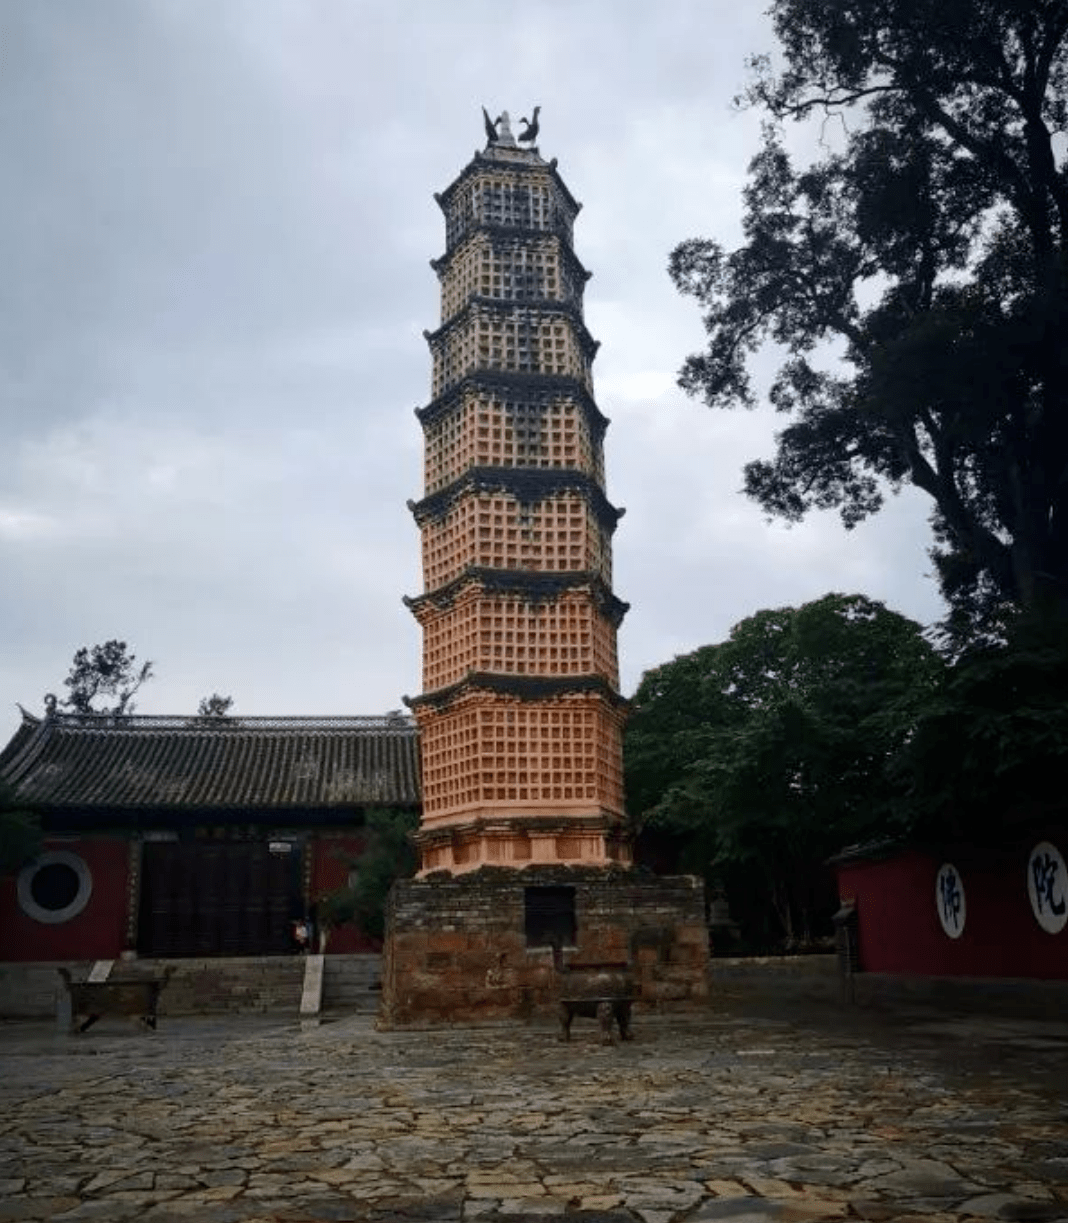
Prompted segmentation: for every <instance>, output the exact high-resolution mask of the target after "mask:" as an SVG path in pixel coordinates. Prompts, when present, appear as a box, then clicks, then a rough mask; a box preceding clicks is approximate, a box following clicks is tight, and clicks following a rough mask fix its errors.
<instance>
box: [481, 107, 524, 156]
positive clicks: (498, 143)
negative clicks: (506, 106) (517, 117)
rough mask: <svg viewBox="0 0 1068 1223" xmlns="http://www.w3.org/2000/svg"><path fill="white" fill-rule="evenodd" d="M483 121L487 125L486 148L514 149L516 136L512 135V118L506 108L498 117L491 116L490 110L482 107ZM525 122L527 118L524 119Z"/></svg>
mask: <svg viewBox="0 0 1068 1223" xmlns="http://www.w3.org/2000/svg"><path fill="white" fill-rule="evenodd" d="M482 121H483V123H484V124H485V125H486V148H487V149H489V148H494V147H497V148H501V147H503V148H507V149H514V148H515V147H516V146H515V137H514V136H513V135H512V120H511V118H510V117H509V115H508V112H507V111H506V110H502V111H501V113H500V114H499V115H498V116H497V118H496V119H491V118H490V117H489V111H488V110H486V108H485V106H483V107H482ZM523 122H524V123H525V122H526V120H525V119H524V120H523Z"/></svg>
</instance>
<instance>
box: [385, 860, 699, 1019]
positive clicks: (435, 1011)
mask: <svg viewBox="0 0 1068 1223" xmlns="http://www.w3.org/2000/svg"><path fill="white" fill-rule="evenodd" d="M532 888H534V889H539V888H549V889H554V890H556V892H557V894H558V895H559V894H560V893H561V892H563V891H564V890H566V889H572V890H573V892H572V894H573V901H574V940H573V942H572V943H571V945H565V946H564V948H563V958H564V961H565V963H570V964H574V965H581V964H605V963H616V964H618V963H623V962H626V963H629V964H630V965H631V967H632V969H633V971H634V975H635V979H636V985H637V989H638V1002H639V1004H640V1005H642V1004H644V1005H650V1006H663V1005H667V1004H675V1005H679V1004H685V1003H691V1002H696V1001H698V1000H700V999H704V998H706V997H707V996H708V931H707V926H706V921H705V903H704V886H703V883H702V881H701V880H700V879H697V878H694V877H692V876H675V877H657V876H648V875H642V874H639V873H638V872H635V871H623V870H620V871H614V870H608V871H606V870H586V871H584V870H579V869H571V870H568V869H566V868H556V869H544V870H537V869H535V868H530V869H527V870H523V871H511V870H493V869H485V870H481V871H477V872H475V873H473V874H469V875H463V876H437V877H433V876H432V877H430V878H426V879H410V880H405V881H403V882H399V883H397V884H395V885H394V888H393V891H392V893H391V895H390V901H389V908H388V918H387V929H386V945H385V948H384V958H383V966H382V1007H381V1011H380V1016H379V1024H380V1026H381V1027H384V1028H391V1027H397V1026H406V1025H424V1024H426V1025H433V1024H439V1023H456V1022H461V1023H462V1022H471V1021H482V1020H494V1019H509V1018H512V1019H515V1018H528V1017H530V1016H532V1015H534V1014H539V1013H541V1014H544V1013H548V1012H550V1011H551V1010H552V1009H553V1008H554V1007H555V1000H556V996H557V993H558V989H559V982H558V978H557V976H556V973H555V970H554V966H553V952H552V947H551V946H549V945H547V944H546V943H545V942H544V941H543V942H542V944H541V945H530V929H529V923H528V911H527V906H528V896H527V892H528V889H532ZM536 942H537V939H535V943H536Z"/></svg>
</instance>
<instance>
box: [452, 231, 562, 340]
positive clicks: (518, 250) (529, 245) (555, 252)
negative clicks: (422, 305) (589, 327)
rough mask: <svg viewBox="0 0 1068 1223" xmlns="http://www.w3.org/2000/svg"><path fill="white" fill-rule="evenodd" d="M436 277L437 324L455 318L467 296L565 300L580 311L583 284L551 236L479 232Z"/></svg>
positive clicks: (468, 297) (500, 298) (499, 299)
mask: <svg viewBox="0 0 1068 1223" xmlns="http://www.w3.org/2000/svg"><path fill="white" fill-rule="evenodd" d="M440 275H441V321H442V322H447V321H448V320H449V319H450V318H452V317H453V316H454V315H457V314H459V313H460V311H461V310H462V309H463V307H464V306H466V305H467V303H468V302H469V301H470V300H471V298H472V297H491V298H495V299H496V300H498V301H546V300H553V301H564V302H568V303H570V304H571V305H573V306H575V307H577V308H579V309H581V306H582V295H583V290H584V288H585V283H586V282H585V278H584V277H582V276H580V275H577V274H576V272H575V269H574V265H573V263H572V262H571V261H569V260H568V259H566V258H565V257H564V255H563V252H562V248H561V245H560V241H559V239H558V238H557V237H556V236H555V235H551V236H546V237H544V238H538V239H535V240H533V241H523V240H522V239H520V238H510V239H509V238H500V237H498V236H496V235H492V236H491V235H490V234H488V233H486V232H484V231H481V232H476V233H475V234H473V235H472V236H471V237H469V238H468V239H467V240H466V241H465V242H464V244H463V245H462V246H461V247H460V248H459V249H458V250H457V251H456V252H455V253H454V254H453V255H452V257H451V258H450V260H449V263H448V266H447V267H446V268H443V270H442V272H441V273H440Z"/></svg>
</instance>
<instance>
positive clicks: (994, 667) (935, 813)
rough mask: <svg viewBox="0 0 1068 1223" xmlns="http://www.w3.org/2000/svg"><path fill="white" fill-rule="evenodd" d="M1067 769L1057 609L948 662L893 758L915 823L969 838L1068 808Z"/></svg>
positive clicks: (935, 834) (995, 837) (930, 835)
mask: <svg viewBox="0 0 1068 1223" xmlns="http://www.w3.org/2000/svg"><path fill="white" fill-rule="evenodd" d="M1066 770H1068V625H1065V624H1064V623H1063V622H1059V621H1050V620H1049V619H1048V618H1042V619H1022V620H1021V621H1019V622H1018V623H1016V624H1014V625H1013V626H1012V628H1011V629H1010V632H1009V639H1008V641H1007V642H1005V643H1004V644H999V645H982V646H979V647H975V648H973V649H971V650H969V651H967V652H966V653H965V654H964V655H962V656H961V657H960V658H958V659H956V660H955V661H954V663H953V665H952V666H950V667H947V668H946V669H945V670H944V672H943V674H942V675H941V676H940V678H939V682H938V684H937V685H936V686H935V688H934V689H933V690H932V691H931V692H930V693H929V696H928V697H927V699H925V700H924V701H923V702H922V703H921V705H920V707H919V710H918V717H917V719H916V722H915V724H914V727H913V731H912V733H911V734H910V735H909V736H908V738H907V740H906V742H905V743H904V744H903V745H902V750H901V751H900V753H899V754H898V757H897V759H896V760H895V761H894V762H893V772H894V774H895V779H896V781H897V783H898V784H899V786H900V789H901V792H902V795H903V802H904V804H905V806H906V808H907V819H908V822H909V825H910V828H911V830H912V832H913V833H914V834H915V835H918V836H920V837H923V838H926V839H936V840H949V841H954V840H967V841H970V842H975V841H992V842H994V843H1003V842H1004V838H1005V836H1006V834H1007V833H1008V834H1010V835H1011V834H1012V833H1013V831H1014V829H1015V827H1016V826H1017V825H1020V824H1027V823H1041V822H1042V821H1044V820H1046V819H1049V818H1050V817H1051V816H1052V815H1054V814H1056V815H1057V816H1060V815H1061V814H1062V813H1063V809H1064V798H1063V793H1064V777H1065V772H1066Z"/></svg>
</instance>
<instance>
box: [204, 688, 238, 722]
mask: <svg viewBox="0 0 1068 1223" xmlns="http://www.w3.org/2000/svg"><path fill="white" fill-rule="evenodd" d="M233 704H234V698H233V697H232V696H221V695H220V694H219V693H218V692H213V693H212V694H211V696H205V697H202V698H201V701H200V704H199V705H198V706H197V717H200V718H227V717H229V716H230V710H231V709H232V708H233Z"/></svg>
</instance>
